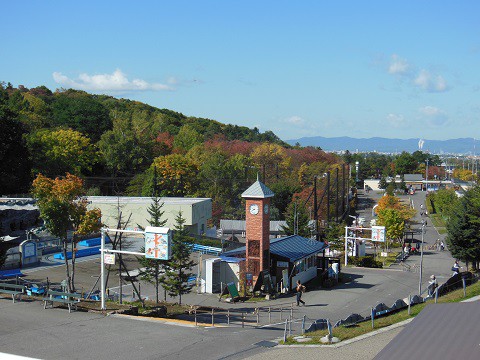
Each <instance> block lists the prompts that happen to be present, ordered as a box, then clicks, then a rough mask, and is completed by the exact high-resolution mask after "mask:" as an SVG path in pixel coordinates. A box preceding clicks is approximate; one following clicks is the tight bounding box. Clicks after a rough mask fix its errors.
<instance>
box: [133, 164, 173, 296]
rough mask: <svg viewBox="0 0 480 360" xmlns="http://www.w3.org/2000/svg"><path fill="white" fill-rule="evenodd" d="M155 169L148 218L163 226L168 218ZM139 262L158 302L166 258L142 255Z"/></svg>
mask: <svg viewBox="0 0 480 360" xmlns="http://www.w3.org/2000/svg"><path fill="white" fill-rule="evenodd" d="M154 170H155V172H154V190H153V197H152V203H151V204H150V206H149V207H148V208H147V212H148V213H149V214H150V219H149V220H147V222H148V224H149V225H150V226H154V227H162V226H165V224H166V223H167V219H163V220H162V217H163V214H164V213H165V212H164V211H162V207H163V205H164V203H163V202H162V201H161V198H160V197H159V196H158V187H157V181H156V180H157V172H156V168H154ZM142 252H145V248H143V249H142ZM138 262H139V263H140V266H142V268H143V270H142V271H141V272H140V277H141V279H142V280H144V281H146V282H149V283H151V284H153V285H154V286H155V298H156V302H157V303H158V290H159V288H160V285H162V286H163V287H164V289H165V281H166V276H165V260H158V259H148V258H146V257H144V256H142V257H141V258H139V259H138ZM166 298H167V291H166V290H165V292H164V300H166Z"/></svg>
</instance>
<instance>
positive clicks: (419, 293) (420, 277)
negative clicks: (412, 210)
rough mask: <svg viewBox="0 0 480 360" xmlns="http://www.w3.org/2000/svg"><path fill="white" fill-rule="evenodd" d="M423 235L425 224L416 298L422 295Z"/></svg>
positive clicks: (423, 229)
mask: <svg viewBox="0 0 480 360" xmlns="http://www.w3.org/2000/svg"><path fill="white" fill-rule="evenodd" d="M424 233H425V224H423V225H422V245H421V246H420V276H419V279H418V296H421V295H422V276H423V234H424Z"/></svg>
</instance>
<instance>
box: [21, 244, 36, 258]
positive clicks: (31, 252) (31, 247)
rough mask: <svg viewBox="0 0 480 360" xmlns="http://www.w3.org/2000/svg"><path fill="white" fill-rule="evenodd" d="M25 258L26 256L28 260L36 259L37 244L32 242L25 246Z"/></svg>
mask: <svg viewBox="0 0 480 360" xmlns="http://www.w3.org/2000/svg"><path fill="white" fill-rule="evenodd" d="M23 256H25V257H26V258H29V257H36V256H37V244H35V243H34V242H30V243H27V244H25V246H24V248H23Z"/></svg>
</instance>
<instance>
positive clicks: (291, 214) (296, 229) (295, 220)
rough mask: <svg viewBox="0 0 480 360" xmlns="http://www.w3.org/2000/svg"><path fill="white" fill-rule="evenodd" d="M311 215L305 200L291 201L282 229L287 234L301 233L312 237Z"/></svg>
mask: <svg viewBox="0 0 480 360" xmlns="http://www.w3.org/2000/svg"><path fill="white" fill-rule="evenodd" d="M309 221H310V217H309V214H308V211H307V207H306V206H305V204H304V202H303V201H293V202H291V203H290V204H289V205H288V207H287V211H286V213H285V222H286V225H285V226H282V231H283V232H284V233H285V234H286V235H300V236H303V237H308V238H309V237H311V236H312V232H311V230H312V229H311V227H310V226H309Z"/></svg>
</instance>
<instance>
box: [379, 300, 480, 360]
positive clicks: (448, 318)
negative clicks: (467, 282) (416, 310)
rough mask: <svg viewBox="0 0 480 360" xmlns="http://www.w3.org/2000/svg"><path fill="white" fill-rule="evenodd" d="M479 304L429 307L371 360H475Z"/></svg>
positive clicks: (479, 312)
mask: <svg viewBox="0 0 480 360" xmlns="http://www.w3.org/2000/svg"><path fill="white" fill-rule="evenodd" d="M479 306H480V304H479V303H478V301H474V302H469V303H449V304H431V305H428V306H427V307H426V308H425V309H423V311H422V312H421V313H420V314H419V315H418V316H417V317H416V318H415V319H413V321H412V322H411V323H410V324H408V325H407V326H406V327H405V328H404V329H403V330H402V331H401V332H400V333H399V334H398V335H397V336H395V337H394V338H393V339H392V341H390V343H388V344H387V346H385V348H383V350H382V351H380V353H378V355H377V356H376V357H375V359H378V360H381V359H389V360H392V359H478V351H479V346H478V343H479V341H478V324H479V323H480V311H478V308H479Z"/></svg>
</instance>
